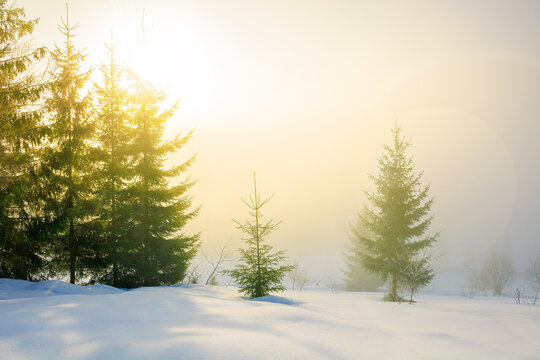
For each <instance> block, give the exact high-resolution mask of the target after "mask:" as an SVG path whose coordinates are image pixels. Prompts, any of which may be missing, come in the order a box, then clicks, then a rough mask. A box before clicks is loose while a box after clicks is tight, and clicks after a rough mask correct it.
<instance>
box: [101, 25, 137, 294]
mask: <svg viewBox="0 0 540 360" xmlns="http://www.w3.org/2000/svg"><path fill="white" fill-rule="evenodd" d="M105 46H106V48H107V50H108V53H109V60H108V62H107V63H106V64H104V65H102V66H101V69H100V70H101V75H102V79H103V84H102V85H98V84H96V85H95V94H96V98H97V99H96V102H97V106H96V107H97V114H96V118H97V125H96V138H97V141H98V143H99V146H98V147H97V148H96V149H95V155H96V159H97V166H96V173H95V179H94V180H95V182H96V190H95V191H96V194H97V198H98V204H97V209H98V212H97V213H98V216H99V218H98V221H99V222H100V223H101V225H102V226H103V233H102V235H103V237H104V243H105V244H104V250H103V251H104V257H105V261H106V266H105V271H100V272H98V273H97V274H96V275H95V276H94V279H93V281H98V282H100V283H106V284H110V285H113V286H120V285H121V278H122V275H121V273H122V272H123V267H122V266H121V265H122V258H123V257H125V253H126V252H127V251H128V249H129V239H128V238H129V234H128V232H127V229H128V227H127V226H126V225H127V224H128V223H129V208H128V204H126V199H127V194H126V186H127V182H129V181H130V180H131V178H132V170H131V167H130V156H129V155H130V150H131V149H130V145H131V141H130V140H131V137H132V135H133V130H132V128H131V127H130V118H129V116H130V113H129V107H130V106H131V105H132V103H131V100H132V99H131V97H130V96H129V94H128V92H127V91H126V90H125V89H124V88H123V87H122V82H123V81H125V80H126V79H125V74H124V70H123V68H122V67H121V66H119V65H118V63H117V61H116V58H115V52H114V50H115V45H114V44H113V41H112V34H111V42H110V45H105Z"/></svg>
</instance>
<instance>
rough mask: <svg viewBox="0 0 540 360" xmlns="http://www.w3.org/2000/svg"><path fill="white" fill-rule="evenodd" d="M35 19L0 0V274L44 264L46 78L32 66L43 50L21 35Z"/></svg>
mask: <svg viewBox="0 0 540 360" xmlns="http://www.w3.org/2000/svg"><path fill="white" fill-rule="evenodd" d="M37 22H38V20H27V19H26V18H25V12H24V9H23V8H20V7H14V6H13V5H10V4H8V1H7V0H0V277H8V278H20V279H28V280H31V279H34V278H35V276H36V275H37V274H38V272H39V271H40V270H41V268H42V266H43V259H42V257H41V256H40V255H41V251H42V245H43V238H42V237H40V232H39V231H37V229H38V228H39V227H40V224H41V222H42V221H43V218H41V217H40V211H39V206H38V204H37V203H38V198H37V194H38V191H37V188H36V174H37V172H38V171H39V170H38V168H39V163H38V160H39V159H38V153H39V145H40V144H41V140H42V139H43V137H44V135H45V131H46V129H45V127H44V126H43V122H42V117H41V109H42V107H41V104H40V100H41V96H42V94H43V92H44V90H45V84H43V83H42V82H41V81H40V80H38V79H37V78H36V76H34V74H33V69H32V67H33V65H34V64H36V63H37V62H39V61H40V60H41V59H42V58H43V57H44V56H45V54H46V50H45V48H43V47H40V48H32V47H31V46H30V45H29V44H28V43H27V42H26V41H25V37H26V36H27V35H29V34H31V33H32V32H33V31H34V27H35V25H36V24H37Z"/></svg>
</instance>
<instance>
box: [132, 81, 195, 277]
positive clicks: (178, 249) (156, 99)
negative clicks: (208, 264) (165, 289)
mask: <svg viewBox="0 0 540 360" xmlns="http://www.w3.org/2000/svg"><path fill="white" fill-rule="evenodd" d="M132 75H133V78H134V80H135V88H136V92H135V94H134V96H135V98H136V101H135V106H134V109H133V123H132V127H133V128H134V131H135V133H134V135H133V142H132V145H131V151H130V156H131V165H130V166H131V167H132V170H133V174H132V175H133V181H130V182H129V184H128V188H127V191H128V194H129V199H128V200H127V201H128V202H129V203H130V204H131V206H130V207H129V208H128V210H129V213H130V214H131V215H130V218H129V223H130V228H129V233H130V242H129V243H130V245H129V246H130V248H129V250H128V254H129V256H127V258H126V259H125V260H126V261H125V266H126V271H125V274H124V281H125V283H124V286H126V287H135V286H141V285H142V286H153V285H170V284H175V283H178V282H180V281H181V280H182V279H183V278H184V276H185V272H186V269H187V267H188V265H189V262H190V261H191V259H192V258H193V257H194V256H195V254H196V251H197V248H198V243H199V235H198V234H196V235H187V234H185V233H183V232H182V229H183V228H184V226H185V225H186V224H187V222H188V221H189V220H191V219H193V218H194V217H195V216H197V214H198V212H199V210H198V208H197V209H195V210H190V207H191V204H192V200H191V197H190V196H189V195H188V193H187V191H188V190H189V188H190V187H192V186H193V185H194V182H193V181H191V180H190V179H189V177H188V178H186V179H184V180H181V181H180V182H179V183H178V184H177V185H170V183H169V180H171V179H174V178H178V177H179V176H180V175H183V174H184V173H185V172H186V171H187V170H188V168H189V167H190V166H191V165H192V163H193V161H194V160H195V156H193V157H191V158H190V159H188V160H187V161H185V162H184V163H182V164H180V165H177V166H172V167H170V168H167V167H166V166H165V161H166V160H167V157H168V155H170V154H172V153H175V152H177V151H179V150H180V149H181V148H182V147H183V146H184V145H185V144H186V143H187V142H188V141H189V139H190V138H191V136H192V132H189V133H188V134H187V135H186V136H183V135H181V134H179V135H177V136H176V137H175V138H173V139H172V140H166V139H164V137H163V135H164V130H165V125H166V122H167V120H168V119H169V118H171V117H172V116H173V114H174V110H175V109H176V106H177V104H174V106H172V107H171V108H170V109H168V110H166V111H161V108H160V105H161V104H162V102H163V100H165V94H164V93H163V92H160V91H158V90H157V89H156V88H155V87H154V86H153V84H152V83H151V82H150V81H148V80H146V79H143V78H142V77H140V76H138V75H136V74H132Z"/></svg>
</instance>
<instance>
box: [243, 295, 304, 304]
mask: <svg viewBox="0 0 540 360" xmlns="http://www.w3.org/2000/svg"><path fill="white" fill-rule="evenodd" d="M251 301H262V302H269V303H274V304H283V305H300V304H301V303H302V302H300V301H294V300H291V299H288V298H284V297H281V296H275V295H266V296H261V297H258V298H255V299H251Z"/></svg>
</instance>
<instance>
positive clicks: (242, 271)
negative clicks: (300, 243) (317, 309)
mask: <svg viewBox="0 0 540 360" xmlns="http://www.w3.org/2000/svg"><path fill="white" fill-rule="evenodd" d="M253 186H254V193H253V196H251V195H250V196H249V202H248V201H246V200H244V199H242V201H243V202H244V204H246V206H247V207H248V208H249V209H250V214H251V217H252V220H251V221H250V220H246V221H245V222H244V223H240V222H238V221H235V223H236V225H237V228H238V229H240V230H241V231H242V232H243V233H244V234H246V235H247V237H246V238H245V239H244V240H245V241H246V244H247V249H240V250H239V251H240V254H241V257H240V261H241V262H240V264H238V265H237V266H236V267H235V268H234V269H233V270H230V271H227V273H228V274H229V275H230V276H231V277H232V278H233V279H234V280H236V282H237V283H238V285H240V291H242V292H243V293H244V294H246V295H247V296H249V298H250V299H253V298H257V297H261V296H265V295H268V294H269V293H271V292H274V291H283V290H285V286H283V284H282V281H283V278H284V276H285V275H286V274H287V273H288V272H290V271H291V270H293V269H294V265H281V263H282V262H283V261H284V260H286V259H287V258H286V257H285V252H284V251H278V252H273V248H272V246H271V245H268V244H266V243H265V240H266V237H267V236H268V235H270V234H271V233H272V232H273V231H274V230H275V229H276V228H277V226H278V225H279V222H278V223H276V222H274V220H269V221H267V222H262V217H263V216H262V214H261V208H262V207H263V206H264V205H266V204H267V203H268V202H269V201H270V200H272V197H270V198H265V199H264V200H261V196H260V195H259V194H257V181H256V179H255V173H253Z"/></svg>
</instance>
